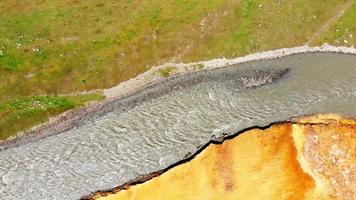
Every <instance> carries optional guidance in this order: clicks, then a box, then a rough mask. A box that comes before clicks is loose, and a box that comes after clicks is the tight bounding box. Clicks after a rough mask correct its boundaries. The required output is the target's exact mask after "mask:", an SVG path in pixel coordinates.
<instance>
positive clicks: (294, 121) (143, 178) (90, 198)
mask: <svg viewBox="0 0 356 200" xmlns="http://www.w3.org/2000/svg"><path fill="white" fill-rule="evenodd" d="M322 115H323V116H325V115H332V116H333V117H336V118H335V119H328V120H321V121H315V122H310V121H306V122H303V121H302V119H303V118H308V117H317V116H321V115H319V114H310V115H301V116H298V117H291V118H290V119H287V120H282V121H276V122H272V123H270V124H268V125H266V126H251V127H248V128H245V129H242V130H240V131H238V132H235V133H232V134H226V135H224V136H221V137H218V138H216V137H215V136H212V137H211V139H210V140H209V141H208V142H207V143H206V144H204V145H201V146H198V147H197V148H196V151H195V152H194V153H188V154H187V155H186V156H184V158H183V159H182V160H180V161H177V162H175V163H173V164H172V165H169V166H168V167H166V168H164V169H161V170H158V171H155V172H151V173H148V174H144V175H140V176H138V177H136V178H134V179H132V180H130V181H128V182H126V183H124V184H122V185H120V186H117V187H114V188H111V189H107V190H98V191H96V192H93V193H92V194H89V195H86V196H83V197H81V198H80V199H81V200H95V199H97V198H99V197H105V196H107V195H110V194H116V193H118V192H119V191H122V190H127V189H129V188H130V187H132V186H135V185H139V184H143V183H145V182H147V181H149V180H151V179H153V178H156V177H159V176H160V175H162V174H164V173H166V172H167V171H169V170H171V169H173V168H175V167H177V166H179V165H182V164H185V163H188V162H190V161H192V160H193V159H194V158H195V157H196V156H197V155H199V154H200V153H201V152H202V151H204V150H205V149H206V148H207V147H208V146H210V145H214V144H218V145H219V144H222V143H224V142H225V141H228V140H232V139H234V138H236V137H237V136H239V135H240V134H243V133H246V132H248V131H250V130H255V129H258V130H266V129H269V128H271V127H272V126H275V125H281V124H290V125H312V126H315V125H328V124H329V123H330V122H334V123H335V122H337V123H339V121H338V119H337V118H342V119H346V120H352V121H355V120H356V116H354V115H345V114H342V115H340V114H322ZM341 123H343V124H344V125H346V123H344V122H341Z"/></svg>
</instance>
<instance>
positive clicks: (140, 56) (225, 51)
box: [0, 0, 356, 135]
mask: <svg viewBox="0 0 356 200" xmlns="http://www.w3.org/2000/svg"><path fill="white" fill-rule="evenodd" d="M350 2H351V3H353V5H352V6H344V5H348V4H350ZM355 2H356V0H328V1H325V0H314V1H308V0H295V1H270V0H241V1H232V0H167V1H162V0H106V1H101V0H83V1H79V0H33V1H13V0H2V1H0V104H2V105H5V104H6V102H15V101H16V99H23V98H29V97H28V96H39V95H52V96H55V95H56V94H68V93H72V92H77V91H85V90H91V89H97V88H108V87H111V86H114V85H116V84H118V83H120V82H122V81H125V80H128V79H130V78H132V77H133V76H136V75H138V74H139V73H142V72H144V71H146V70H147V69H149V68H150V67H151V66H153V65H157V64H163V63H166V62H191V61H198V60H206V59H211V58H216V57H221V56H224V57H236V56H241V55H245V54H248V53H253V52H258V51H262V50H270V49H275V48H281V47H292V46H297V45H304V44H306V43H308V42H309V40H310V38H311V37H313V35H315V33H317V32H319V31H320V29H323V30H322V31H321V33H320V35H319V34H318V35H317V37H316V38H313V41H312V42H311V44H315V45H317V44H322V43H324V42H329V43H332V44H336V45H339V44H345V45H349V46H351V45H355V43H356V42H355V37H356V30H355V23H354V21H355V20H354V19H355V13H356V8H355ZM350 5H351V4H350ZM340 9H345V14H344V15H342V16H341V17H340V18H337V19H336V20H335V22H333V23H332V24H331V25H330V27H328V26H326V27H325V26H324V25H325V24H327V23H328V21H329V20H330V19H333V18H335V16H337V15H338V13H339V12H340ZM345 41H346V42H345ZM164 74H165V73H163V76H165V75H164ZM168 74H169V73H168ZM63 98H65V99H67V100H68V101H70V99H69V97H63ZM74 106H76V105H74ZM68 109H69V108H68ZM10 110H11V111H8V112H7V113H8V115H9V116H12V115H11V112H15V111H16V109H10ZM58 110H60V109H58ZM47 112H48V113H47ZM59 112H61V111H58V112H56V113H54V112H53V113H50V112H49V111H44V113H42V114H33V115H32V118H34V119H35V118H37V116H38V119H40V120H38V121H43V120H42V119H43V118H42V117H41V116H42V115H46V116H48V115H52V114H57V113H59ZM3 123H4V122H3ZM21 123H22V122H21ZM23 123H25V122H23ZM0 126H1V129H0V135H3V132H4V131H6V130H5V129H7V128H6V127H11V126H12V125H11V124H9V125H6V126H5V125H2V124H0ZM16 126H17V125H16ZM19 126H20V125H19ZM24 127H26V126H24ZM16 130H17V129H16ZM19 130H20V129H19Z"/></svg>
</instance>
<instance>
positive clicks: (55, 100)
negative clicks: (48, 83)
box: [0, 94, 102, 140]
mask: <svg viewBox="0 0 356 200" xmlns="http://www.w3.org/2000/svg"><path fill="white" fill-rule="evenodd" d="M100 99H102V95H100V94H86V95H78V96H67V97H60V96H34V97H21V98H18V99H16V100H13V101H8V102H5V103H1V104H0V140H1V139H5V138H7V137H8V136H10V135H13V134H15V133H16V132H18V131H23V130H26V129H28V128H30V127H32V126H34V125H37V124H39V123H42V122H45V121H47V120H48V117H50V116H54V115H56V114H59V113H61V112H64V111H66V110H69V109H72V108H74V107H77V106H82V105H84V104H85V103H86V102H88V101H98V100H100Z"/></svg>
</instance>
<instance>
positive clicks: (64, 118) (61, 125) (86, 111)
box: [0, 45, 356, 150]
mask: <svg viewBox="0 0 356 200" xmlns="http://www.w3.org/2000/svg"><path fill="white" fill-rule="evenodd" d="M318 52H334V53H343V54H352V55H356V49H355V48H353V47H335V46H331V45H323V46H319V47H309V46H300V47H294V48H283V49H277V50H273V51H265V52H260V53H256V54H250V55H247V56H243V57H238V58H235V59H224V58H222V59H213V60H208V61H201V62H193V63H167V64H164V65H161V66H157V67H153V68H151V69H150V70H148V71H146V72H145V73H143V74H141V75H139V76H137V77H135V78H132V79H130V80H128V81H126V82H123V83H121V84H119V85H117V86H115V87H112V88H109V89H105V90H103V93H104V95H105V96H106V99H105V100H103V101H101V102H97V103H94V104H90V105H87V106H85V107H83V108H79V109H75V110H70V111H67V112H65V113H63V114H61V115H59V116H58V117H54V118H51V119H50V120H49V122H47V123H44V124H41V125H39V126H36V127H33V128H32V129H31V130H29V131H25V132H21V133H19V134H18V135H17V136H16V137H11V138H9V139H7V140H4V141H0V150H4V149H7V148H10V147H14V146H18V145H21V144H24V143H28V142H31V141H36V140H39V139H42V138H45V137H48V136H52V135H56V134H58V133H61V132H64V131H66V130H69V129H71V128H73V127H75V126H78V125H79V124H80V120H82V119H83V118H88V117H94V118H95V115H98V116H100V115H103V114H105V113H108V112H110V111H112V109H113V108H110V105H111V104H113V103H114V102H116V101H119V100H122V99H125V98H129V97H130V96H132V95H134V94H137V93H139V92H140V91H144V90H145V89H147V88H151V87H154V86H156V85H159V84H160V83H162V82H164V81H167V80H170V79H172V78H175V77H178V76H183V75H186V74H193V73H195V72H199V71H203V70H213V69H218V68H223V67H228V66H232V65H237V64H242V63H246V62H251V61H258V60H268V59H274V58H280V57H284V56H289V55H294V54H302V53H318ZM167 68H168V69H169V70H168V74H167V73H166V71H167V70H166V69H167Z"/></svg>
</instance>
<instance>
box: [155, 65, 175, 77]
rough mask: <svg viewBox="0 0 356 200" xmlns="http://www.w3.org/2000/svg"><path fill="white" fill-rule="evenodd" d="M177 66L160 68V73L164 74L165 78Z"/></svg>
mask: <svg viewBox="0 0 356 200" xmlns="http://www.w3.org/2000/svg"><path fill="white" fill-rule="evenodd" d="M176 69H177V68H175V67H171V66H169V67H164V68H161V69H159V70H158V74H159V75H160V76H163V77H165V78H167V77H168V76H169V75H171V74H172V73H173V72H174V71H175V70H176Z"/></svg>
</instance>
